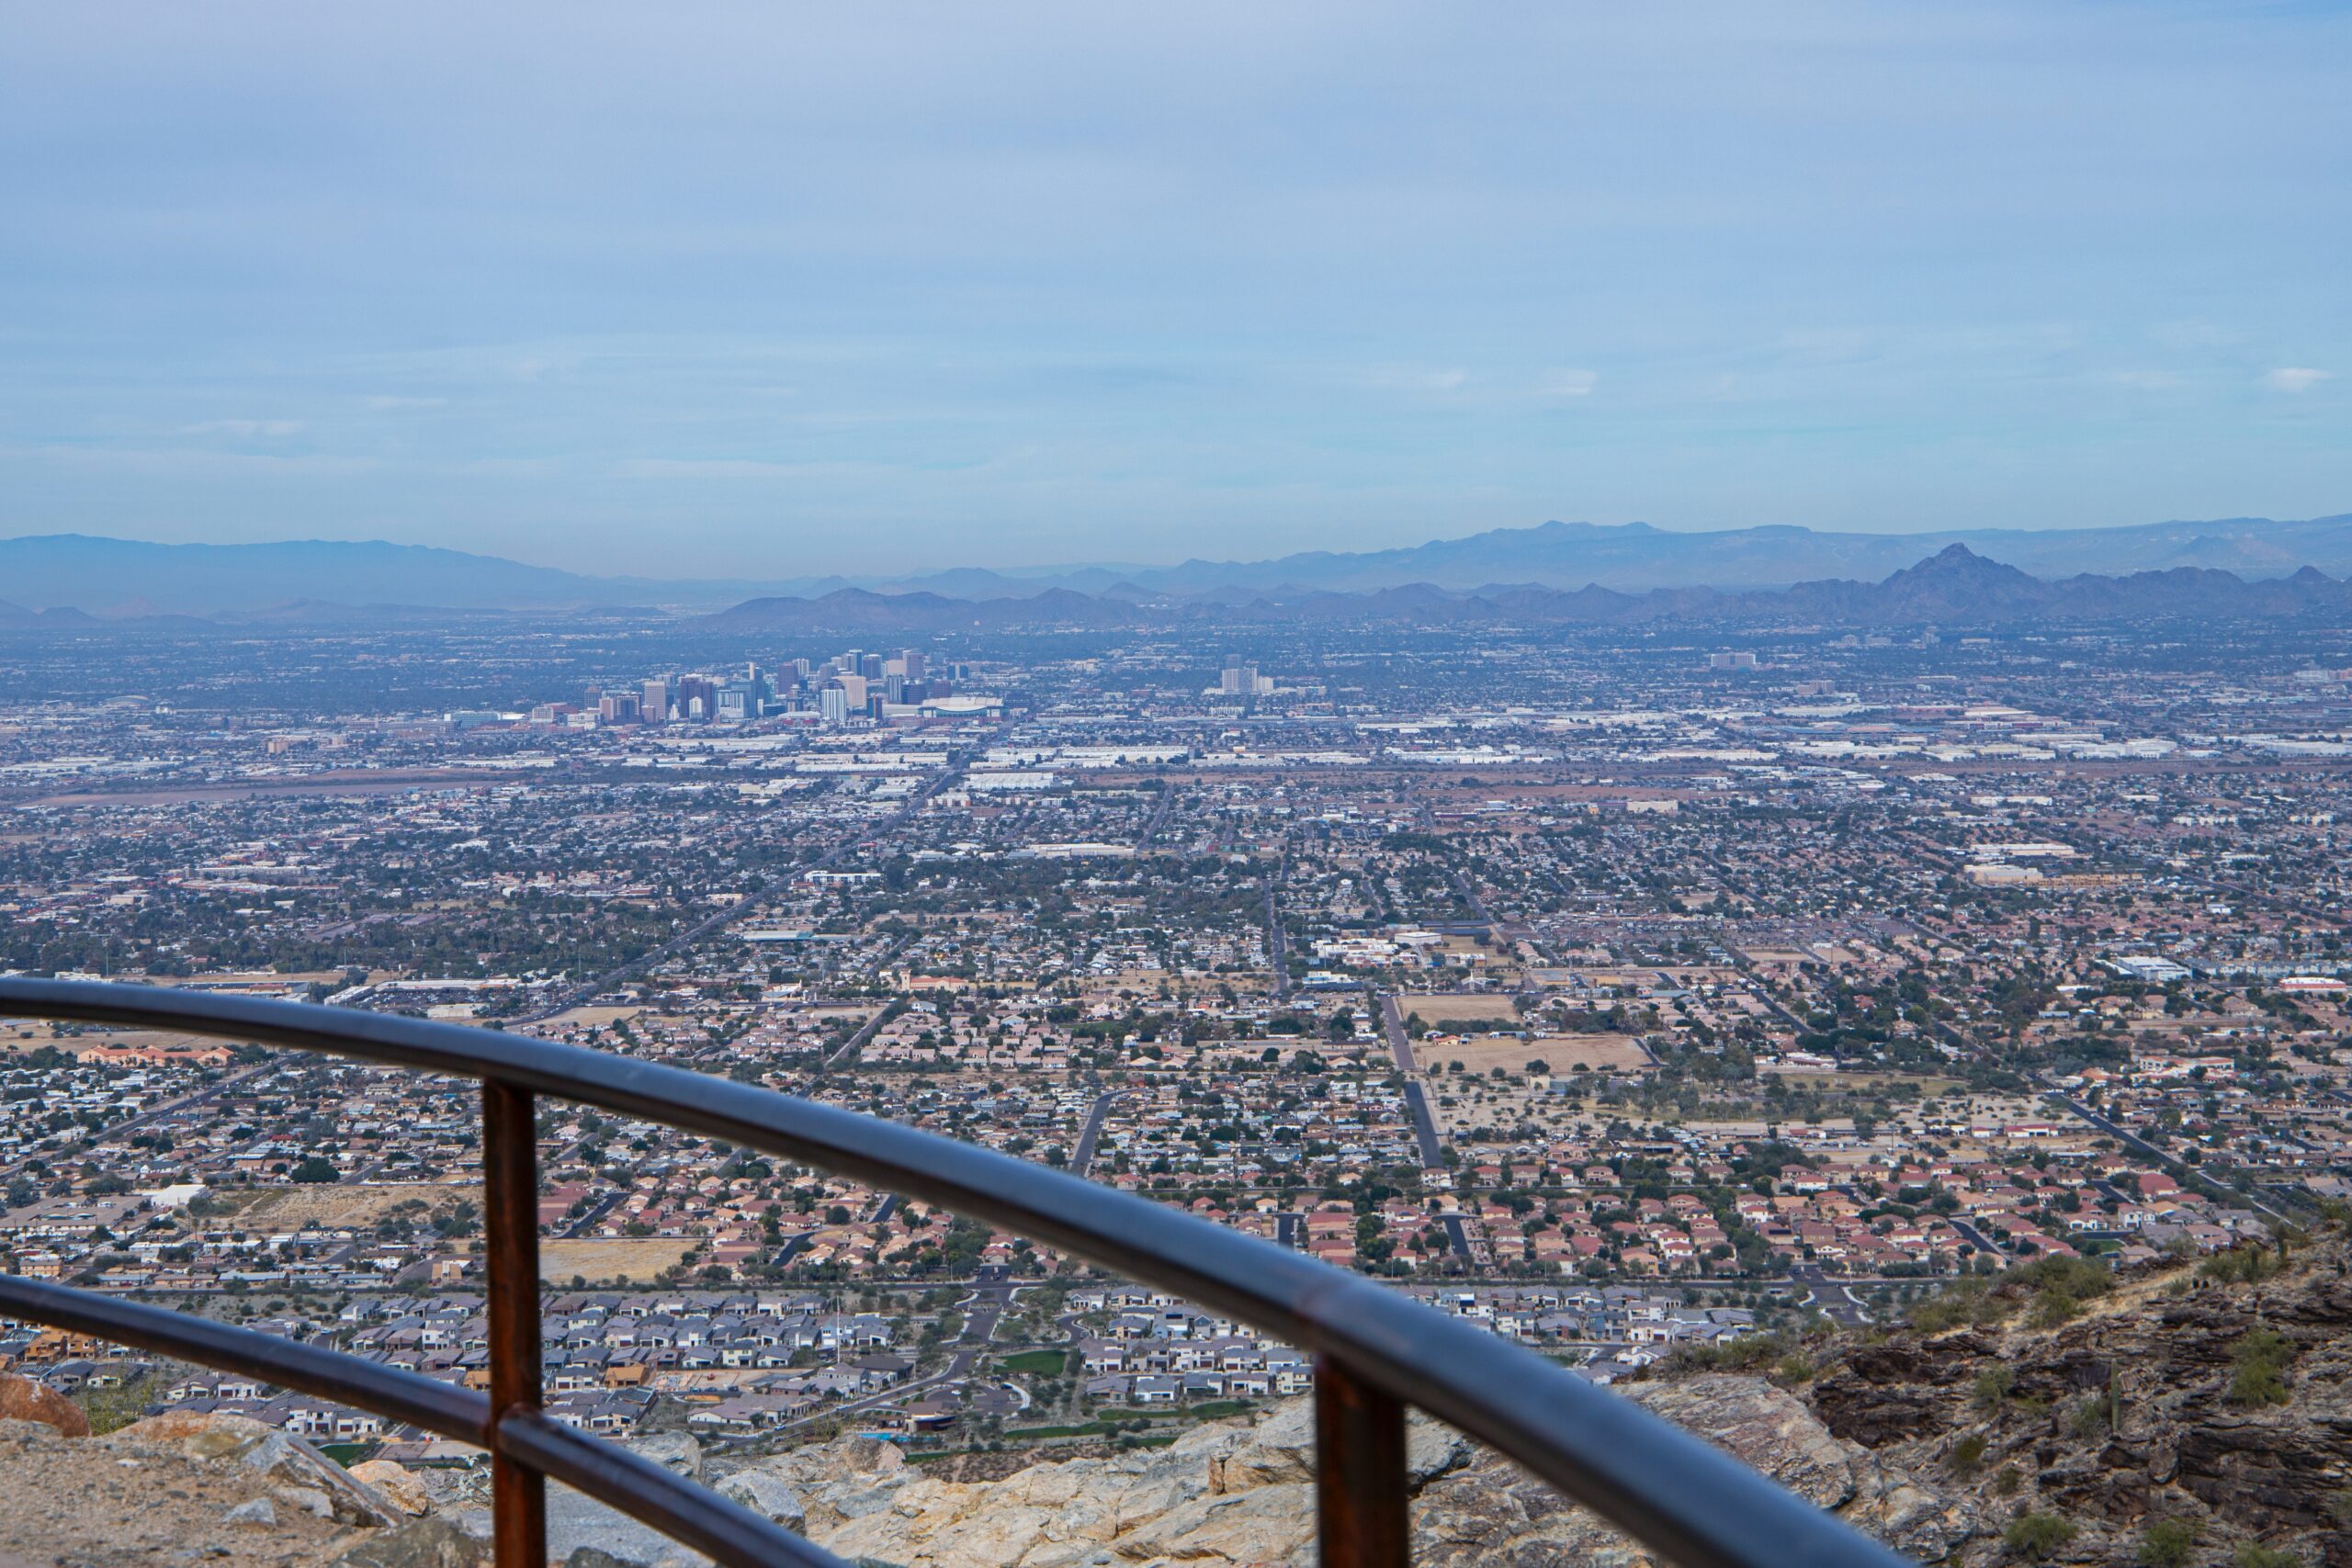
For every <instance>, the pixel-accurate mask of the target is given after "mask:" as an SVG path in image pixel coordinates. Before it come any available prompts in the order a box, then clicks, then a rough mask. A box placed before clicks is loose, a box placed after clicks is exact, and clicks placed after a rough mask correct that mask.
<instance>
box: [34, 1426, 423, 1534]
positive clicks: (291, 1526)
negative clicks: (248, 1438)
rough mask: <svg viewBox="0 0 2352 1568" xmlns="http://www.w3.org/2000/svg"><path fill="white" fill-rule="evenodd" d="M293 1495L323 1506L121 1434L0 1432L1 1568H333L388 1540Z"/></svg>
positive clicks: (246, 1473) (262, 1477)
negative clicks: (219, 1566) (22, 1566)
mask: <svg viewBox="0 0 2352 1568" xmlns="http://www.w3.org/2000/svg"><path fill="white" fill-rule="evenodd" d="M320 1462H322V1463H324V1462H326V1461H320ZM294 1491H305V1492H308V1493H309V1494H310V1495H312V1496H316V1497H324V1496H325V1495H326V1494H325V1492H324V1490H323V1489H322V1488H321V1487H319V1486H318V1485H317V1484H315V1483H314V1482H306V1483H305V1484H303V1485H302V1486H300V1487H294V1486H288V1484H287V1483H286V1482H285V1480H284V1478H283V1477H282V1476H281V1475H278V1474H274V1473H272V1472H271V1471H270V1470H268V1469H265V1468H260V1467H256V1466H254V1465H251V1464H247V1463H244V1462H241V1461H239V1460H238V1459H236V1458H233V1457H229V1458H204V1457H198V1456H197V1455H195V1454H191V1453H189V1452H187V1450H186V1449H185V1448H184V1447H183V1446H182V1445H181V1444H180V1443H177V1442H161V1443H157V1442H149V1441H144V1440H142V1439H140V1438H132V1437H128V1436H126V1435H125V1434H124V1433H121V1432H118V1433H113V1434H110V1435H108V1436H107V1437H103V1438H67V1437H64V1436H63V1435H62V1434H61V1433H60V1432H59V1431H58V1430H57V1429H56V1428H55V1427H50V1426H48V1425H45V1424H43V1423H40V1422H33V1421H11V1420H0V1562H9V1563H10V1564H11V1565H12V1568H14V1565H15V1564H17V1563H31V1564H40V1565H42V1568H119V1565H130V1568H183V1565H185V1564H187V1563H192V1562H199V1561H202V1560H204V1559H205V1558H207V1557H208V1556H209V1555H210V1556H212V1557H213V1560H215V1561H221V1562H235V1563H237V1564H240V1565H243V1564H248V1563H251V1564H259V1565H262V1568H335V1565H336V1564H338V1563H339V1562H340V1560H341V1559H342V1557H343V1555H344V1553H345V1551H348V1550H350V1549H351V1548H352V1547H353V1546H355V1545H356V1544H358V1543H359V1542H360V1541H362V1540H366V1539H368V1538H371V1537H376V1536H379V1535H381V1534H383V1533H385V1532H382V1531H379V1530H376V1529H369V1528H368V1527H364V1526H356V1525H353V1524H349V1523H345V1522H344V1521H341V1520H338V1519H335V1518H333V1517H325V1516H322V1515H321V1514H319V1513H317V1512H314V1511H312V1510H311V1508H310V1507H308V1506H299V1505H298V1504H297V1503H295V1502H292V1501H289V1500H288V1496H287V1494H288V1492H294ZM256 1504H259V1505H263V1506H266V1507H267V1508H268V1510H269V1513H270V1514H271V1516H272V1517H273V1522H272V1523H271V1524H270V1525H269V1526H267V1527H266V1528H263V1527H261V1526H259V1525H240V1524H237V1523H234V1522H232V1515H236V1514H237V1513H238V1511H239V1510H241V1509H243V1510H246V1511H247V1513H246V1516H245V1517H254V1515H257V1514H258V1512H259V1509H258V1508H256V1507H254V1505H256ZM218 1551H228V1552H231V1553H232V1556H229V1557H226V1558H222V1557H219V1556H218V1555H217V1552H218ZM450 1568H464V1565H459V1564H453V1565H450Z"/></svg>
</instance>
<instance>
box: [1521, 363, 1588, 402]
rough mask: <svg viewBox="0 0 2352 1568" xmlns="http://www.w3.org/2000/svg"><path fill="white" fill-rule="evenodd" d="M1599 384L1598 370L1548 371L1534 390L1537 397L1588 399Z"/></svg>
mask: <svg viewBox="0 0 2352 1568" xmlns="http://www.w3.org/2000/svg"><path fill="white" fill-rule="evenodd" d="M1599 385H1600V371H1598V370H1550V371H1546V372H1545V373H1544V379H1543V380H1542V381H1541V382H1540V383H1539V384H1538V385H1537V386H1536V389H1535V390H1536V393H1537V395H1538V396H1541V397H1546V398H1589V397H1590V396H1592V389H1593V388H1595V387H1597V386H1599Z"/></svg>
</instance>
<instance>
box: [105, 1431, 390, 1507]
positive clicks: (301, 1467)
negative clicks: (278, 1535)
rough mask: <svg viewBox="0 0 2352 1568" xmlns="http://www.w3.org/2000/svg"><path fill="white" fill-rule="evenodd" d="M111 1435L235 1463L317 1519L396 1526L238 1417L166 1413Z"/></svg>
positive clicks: (338, 1470)
mask: <svg viewBox="0 0 2352 1568" xmlns="http://www.w3.org/2000/svg"><path fill="white" fill-rule="evenodd" d="M115 1437H116V1438H119V1439H120V1440H121V1441H123V1442H126V1443H138V1444H142V1445H147V1446H151V1447H159V1448H171V1449H175V1450H178V1451H179V1452H181V1453H183V1454H185V1455H187V1457H188V1458H189V1459H193V1460H204V1461H212V1462H216V1463H224V1464H235V1465H239V1466H242V1467H243V1468H244V1469H246V1470H249V1471H252V1472H255V1473H257V1474H259V1475H262V1476H265V1477H266V1478H267V1479H268V1480H269V1482H270V1483H271V1485H272V1488H273V1490H274V1492H275V1494H276V1495H277V1498H278V1500H279V1501H281V1502H283V1503H285V1504H286V1505H287V1506H289V1507H294V1508H299V1509H300V1510H301V1511H303V1512H304V1513H308V1514H314V1515H316V1516H317V1517H320V1518H322V1519H336V1520H339V1521H341V1522H343V1523H345V1524H354V1525H396V1524H399V1523H400V1522H401V1518H402V1517H403V1513H402V1510H401V1509H400V1508H398V1507H395V1506H393V1505H391V1504H390V1503H388V1502H386V1501H385V1500H384V1499H383V1498H382V1497H381V1496H379V1495H378V1494H377V1493H376V1492H375V1491H374V1490H372V1489H371V1488H369V1487H368V1485H367V1484H366V1483H363V1482H360V1481H357V1480H355V1479H354V1478H353V1477H352V1474H351V1472H349V1471H346V1470H345V1469H344V1468H343V1466H341V1465H339V1464H337V1463H335V1462H334V1461H333V1460H331V1459H329V1458H327V1457H326V1456H325V1455H324V1454H322V1453H321V1452H319V1450H316V1449H314V1448H312V1447H311V1445H310V1444H309V1443H307V1442H305V1441H303V1440H302V1439H301V1438H298V1437H295V1436H293V1435H292V1434H291V1433H288V1432H281V1431H279V1430H277V1428H276V1427H265V1426H263V1425H262V1424H261V1423H260V1422H258V1421H254V1420H252V1419H249V1418H248V1417H246V1416H226V1415H220V1414H218V1413H208V1414H204V1415H190V1414H184V1413H179V1412H167V1413H165V1414H164V1415H161V1416H149V1417H148V1418H147V1419H145V1420H144V1421H134V1422H132V1423H131V1424H130V1426H128V1427H124V1428H122V1430H121V1431H119V1432H117V1433H116V1434H115Z"/></svg>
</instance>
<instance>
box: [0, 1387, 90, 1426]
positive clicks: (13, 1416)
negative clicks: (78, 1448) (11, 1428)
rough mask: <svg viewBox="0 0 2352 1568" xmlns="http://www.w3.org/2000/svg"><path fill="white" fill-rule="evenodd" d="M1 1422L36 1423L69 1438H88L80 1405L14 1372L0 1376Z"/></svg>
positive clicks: (86, 1419) (86, 1418)
mask: <svg viewBox="0 0 2352 1568" xmlns="http://www.w3.org/2000/svg"><path fill="white" fill-rule="evenodd" d="M0 1421H38V1422H40V1424H41V1425H42V1426H44V1427H55V1428H56V1429H57V1431H58V1432H59V1433H60V1434H61V1435H62V1436H64V1437H68V1438H86V1437H88V1436H89V1435H90V1418H89V1417H88V1416H85V1415H84V1414H83V1413H82V1407H81V1406H80V1405H78V1404H74V1402H73V1401H72V1400H70V1399H68V1398H66V1397H65V1396H64V1395H63V1394H62V1393H58V1392H57V1391H56V1390H55V1389H53V1388H51V1387H49V1386H48V1385H47V1384H45V1383H37V1382H33V1380H32V1379H30V1378H20V1377H17V1375H16V1374H15V1373H13V1372H0Z"/></svg>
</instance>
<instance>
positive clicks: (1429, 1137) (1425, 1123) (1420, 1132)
mask: <svg viewBox="0 0 2352 1568" xmlns="http://www.w3.org/2000/svg"><path fill="white" fill-rule="evenodd" d="M1380 1026H1381V1028H1382V1029H1383V1030H1384V1031H1385V1032H1386V1033H1387V1036H1388V1053H1389V1055H1392V1056H1394V1057H1395V1058H1396V1059H1397V1070H1398V1071H1399V1072H1401V1073H1404V1074H1405V1075H1406V1078H1405V1108H1406V1109H1407V1110H1408V1111H1410V1112H1411V1113H1412V1117H1413V1138H1414V1141H1415V1142H1417V1143H1419V1145H1420V1146H1421V1168H1422V1169H1423V1170H1443V1169H1444V1168H1445V1146H1444V1145H1442V1144H1441V1143H1439V1142H1438V1136H1437V1119H1436V1118H1435V1117H1433V1116H1431V1115H1430V1102H1429V1097H1428V1096H1427V1095H1426V1094H1424V1093H1422V1091H1421V1085H1420V1080H1419V1078H1417V1077H1413V1076H1412V1073H1413V1043H1412V1042H1411V1041H1410V1040H1409V1039H1408V1038H1406V1035H1405V1019H1404V1015H1403V1014H1402V1013H1400V1012H1398V1011H1397V998H1395V997H1394V996H1383V997H1382V998H1380ZM1459 1250H1461V1252H1462V1254H1463V1256H1464V1257H1465V1258H1466V1257H1468V1256H1469V1251H1468V1249H1467V1247H1463V1248H1460V1249H1459Z"/></svg>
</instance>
